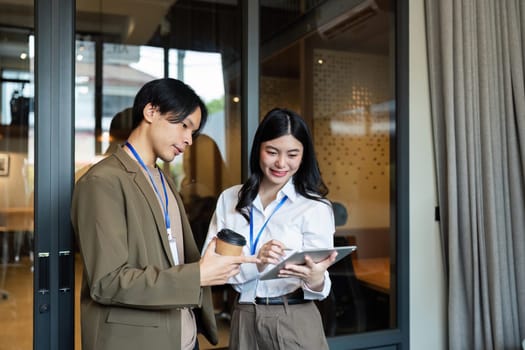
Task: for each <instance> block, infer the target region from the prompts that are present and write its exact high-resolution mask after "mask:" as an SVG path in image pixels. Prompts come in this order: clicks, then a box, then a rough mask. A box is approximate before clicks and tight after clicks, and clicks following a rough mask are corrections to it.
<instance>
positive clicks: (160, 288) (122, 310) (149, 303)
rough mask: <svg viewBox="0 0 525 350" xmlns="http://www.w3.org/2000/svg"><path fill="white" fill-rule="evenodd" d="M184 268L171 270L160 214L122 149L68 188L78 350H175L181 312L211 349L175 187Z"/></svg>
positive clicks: (207, 301) (212, 330) (212, 333)
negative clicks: (78, 273) (75, 251)
mask: <svg viewBox="0 0 525 350" xmlns="http://www.w3.org/2000/svg"><path fill="white" fill-rule="evenodd" d="M165 178H166V180H167V183H168V184H169V186H170V188H171V190H172V191H173V193H174V194H175V198H176V199H177V203H178V206H179V210H180V215H181V221H182V231H183V240H184V242H183V243H184V257H185V263H184V264H182V265H175V264H174V262H173V258H172V255H171V250H170V246H169V242H168V239H167V235H166V227H165V223H164V216H163V213H162V210H161V208H160V206H159V204H158V199H157V197H156V194H155V192H154V191H153V189H152V187H151V185H150V183H149V179H147V178H146V176H144V173H143V172H142V170H141V168H140V166H139V164H138V163H137V162H136V161H135V160H133V159H132V158H131V157H130V156H129V155H128V154H127V153H126V152H125V151H124V150H123V149H122V148H119V149H118V150H117V151H116V152H115V153H114V154H113V155H111V156H109V157H107V158H105V159H103V160H102V161H100V162H99V163H97V164H95V165H94V166H93V167H92V168H91V169H90V170H89V171H88V172H87V173H86V174H85V175H84V176H82V178H80V179H79V181H78V182H77V184H76V185H75V190H74V193H73V201H72V207H71V219H72V223H73V228H74V230H75V233H76V236H77V242H78V244H79V248H80V253H81V256H82V259H83V262H84V273H83V282H82V291H81V297H80V298H81V324H82V327H81V328H82V349H83V350H95V349H96V350H110V349H111V350H114V349H126V350H134V349H137V350H138V349H141V350H143V349H160V350H162V349H180V346H181V324H180V322H181V321H180V320H181V316H180V309H181V308H184V307H190V308H193V311H194V313H195V315H196V318H197V327H198V329H199V331H200V332H202V333H203V334H204V335H205V336H206V337H207V338H208V340H209V341H210V342H211V343H212V344H216V343H217V326H216V323H215V317H214V312H213V305H212V300H211V289H210V287H204V288H202V287H200V269H199V260H200V257H201V256H200V252H199V251H198V249H197V246H196V244H195V240H194V238H193V234H192V232H191V228H190V224H189V222H188V219H187V216H186V213H185V211H184V206H183V203H182V201H181V198H180V196H179V195H178V193H177V191H176V189H175V185H174V183H173V182H172V181H171V179H170V178H169V177H168V176H165Z"/></svg>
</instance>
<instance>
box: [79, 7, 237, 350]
mask: <svg viewBox="0 0 525 350" xmlns="http://www.w3.org/2000/svg"><path fill="white" fill-rule="evenodd" d="M111 4H112V2H110V1H104V0H102V1H100V2H97V3H91V2H83V1H79V2H77V43H76V91H75V98H76V101H75V173H76V175H75V178H76V179H78V178H79V177H80V176H82V175H83V174H84V173H85V172H86V171H87V170H88V169H89V168H90V167H91V166H92V165H93V164H94V163H96V162H98V161H100V160H101V159H102V158H104V157H106V156H108V155H109V154H111V152H112V151H113V150H114V149H115V147H118V146H119V144H122V143H123V142H125V140H126V138H127V136H128V135H129V132H130V128H131V121H130V110H129V109H130V107H132V105H133V99H134V97H135V94H136V93H137V92H138V90H139V88H140V87H141V86H142V85H143V84H144V83H146V82H148V81H150V80H152V79H156V78H161V77H173V78H177V79H180V80H182V81H184V82H185V83H187V84H188V85H190V86H191V87H192V88H193V89H194V90H195V91H196V93H197V94H199V95H200V96H201V98H202V99H203V100H204V102H205V104H206V106H207V108H208V112H209V118H208V123H207V125H206V126H205V128H204V129H203V131H202V134H201V135H200V136H199V137H198V138H196V139H195V140H194V143H193V145H192V146H191V147H190V148H189V149H187V150H186V151H185V152H184V154H183V155H180V156H178V157H176V158H175V159H174V160H173V162H172V163H171V164H163V163H162V162H159V166H161V167H163V169H164V170H165V171H167V172H168V173H169V174H171V176H172V178H173V179H174V180H175V182H176V184H177V185H178V189H179V191H180V194H181V195H182V198H183V201H184V205H185V208H186V211H187V213H188V217H189V219H190V223H191V226H192V229H193V232H194V235H195V239H196V241H197V244H198V246H199V247H201V246H202V244H203V242H204V237H205V235H206V233H207V228H208V224H209V220H210V219H211V215H212V213H213V211H214V209H215V202H216V199H217V197H218V195H219V193H220V192H221V191H222V190H223V189H224V188H226V187H229V186H231V185H233V184H237V183H239V182H240V181H241V179H240V173H241V171H240V169H241V165H240V159H241V157H240V135H241V125H240V103H239V101H240V97H241V96H240V79H241V72H240V67H241V62H240V58H241V54H240V52H241V48H240V47H241V22H240V7H239V5H238V3H237V1H226V2H222V1H218V2H216V1H203V2H201V1H175V2H171V1H143V2H132V3H129V4H125V5H124V2H123V3H122V6H111ZM210 24H212V25H210ZM81 274H82V262H81V261H80V258H78V257H77V273H76V279H77V289H76V291H77V296H76V297H75V302H76V303H77V309H76V318H77V319H76V322H77V326H76V329H77V334H76V348H77V349H80V327H79V314H80V313H79V307H78V302H79V296H78V293H79V291H80V280H81ZM213 294H214V302H215V305H216V312H217V320H218V324H219V328H220V329H221V331H220V334H221V336H220V343H219V345H218V346H222V347H225V346H227V344H228V327H229V323H228V317H227V316H228V314H229V311H228V310H227V308H225V307H224V305H226V304H227V300H228V297H229V291H228V289H227V288H223V287H217V288H214V293H213ZM199 341H200V346H201V349H207V348H212V346H211V344H209V343H208V342H207V340H205V338H204V337H202V336H199Z"/></svg>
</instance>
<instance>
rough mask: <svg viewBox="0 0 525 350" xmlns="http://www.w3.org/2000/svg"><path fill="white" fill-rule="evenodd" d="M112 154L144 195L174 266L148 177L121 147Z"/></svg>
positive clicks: (162, 216)
mask: <svg viewBox="0 0 525 350" xmlns="http://www.w3.org/2000/svg"><path fill="white" fill-rule="evenodd" d="M114 154H115V156H116V157H117V158H118V159H119V160H120V162H121V163H122V165H123V166H124V167H125V168H126V171H128V172H129V173H133V174H134V175H133V181H134V182H135V184H136V185H137V187H138V188H139V190H140V191H141V192H142V194H143V195H144V198H145V199H146V202H147V203H148V206H149V208H150V210H151V212H152V213H153V217H154V218H155V224H156V226H157V234H158V235H159V238H160V240H161V242H162V247H163V248H164V253H165V254H166V257H167V258H168V260H169V262H170V264H171V266H175V262H174V261H173V256H172V254H171V248H170V244H169V242H168V234H167V231H166V224H165V222H164V214H163V213H162V209H161V208H160V205H159V200H158V198H157V195H156V194H155V191H154V190H153V187H152V185H151V183H150V181H149V179H148V178H147V177H146V176H145V175H144V173H143V172H142V169H141V168H140V165H139V164H138V163H137V162H136V161H135V160H133V159H132V158H131V157H130V156H129V155H128V154H127V153H126V151H124V150H123V149H122V148H120V147H119V149H118V150H117V151H116V152H115V153H114Z"/></svg>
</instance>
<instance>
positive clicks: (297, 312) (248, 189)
mask: <svg viewBox="0 0 525 350" xmlns="http://www.w3.org/2000/svg"><path fill="white" fill-rule="evenodd" d="M250 170H251V176H250V178H249V179H248V180H247V181H246V183H244V184H243V185H242V186H241V185H237V186H233V187H231V188H229V189H227V190H225V191H224V192H223V193H222V194H221V195H220V197H219V200H218V202H217V208H216V211H215V214H214V216H213V218H212V221H211V223H210V227H209V230H208V235H207V239H206V244H205V246H204V249H206V246H207V244H208V243H209V242H210V241H211V240H212V239H213V237H215V235H216V234H217V232H219V231H220V230H221V229H223V228H228V229H231V230H234V231H236V232H237V233H240V234H241V235H243V236H244V237H245V238H246V241H247V242H248V243H247V245H246V246H245V247H244V254H245V255H247V256H249V255H256V256H257V258H258V259H259V260H260V263H258V264H256V265H254V264H251V266H248V265H246V266H245V265H243V266H241V272H240V273H239V274H238V275H237V276H235V277H232V278H230V280H229V283H230V284H232V285H233V288H234V289H235V290H236V291H237V292H238V293H239V298H238V301H236V303H235V306H234V310H233V314H232V323H231V333H230V349H265V350H266V349H286V350H289V349H315V350H319V349H328V345H327V343H326V338H325V335H324V332H323V325H322V321H321V317H320V315H319V311H318V310H317V307H316V306H315V304H314V303H313V300H321V299H324V298H325V297H326V296H327V295H328V293H329V291H330V287H331V282H330V278H329V276H328V272H327V268H328V267H329V266H330V265H331V264H332V263H333V262H334V260H335V256H336V253H333V254H332V255H330V256H329V257H328V258H327V259H326V260H324V261H321V262H319V263H314V262H313V261H312V260H311V259H309V258H307V260H306V264H305V265H287V266H286V268H285V269H283V270H281V272H280V277H283V278H278V279H273V280H265V281H260V280H259V276H260V275H261V274H262V273H264V272H265V271H267V270H268V269H270V268H271V267H272V266H274V264H277V263H279V261H280V260H282V258H283V256H284V255H285V251H286V250H298V249H308V248H331V247H333V233H334V232H335V225H334V217H333V211H332V207H331V205H330V203H329V201H328V200H327V199H326V198H325V195H326V193H327V192H328V190H327V188H326V186H325V185H324V183H323V180H322V178H321V174H320V171H319V166H318V164H317V160H316V158H315V152H314V147H313V143H312V138H311V135H310V131H309V129H308V127H307V125H306V123H305V122H304V120H303V119H302V118H301V117H300V116H299V115H297V114H296V113H294V112H292V111H290V110H286V109H273V110H271V111H270V112H269V113H268V114H267V115H266V116H265V117H264V119H263V120H262V122H261V123H260V125H259V127H258V128H257V131H256V133H255V138H254V141H253V145H252V151H251V155H250Z"/></svg>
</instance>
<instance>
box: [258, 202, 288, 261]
mask: <svg viewBox="0 0 525 350" xmlns="http://www.w3.org/2000/svg"><path fill="white" fill-rule="evenodd" d="M287 199H288V196H286V195H285V196H284V197H283V199H281V201H280V202H279V204H277V206H276V207H275V209H274V210H273V211H272V213H271V214H270V216H269V217H268V219H266V221H265V222H264V224H263V225H262V227H261V229H260V230H259V233H258V234H257V237H256V238H255V242H254V241H253V205H252V206H251V207H250V251H251V253H252V255H254V254H255V248H256V247H257V243H259V238H261V234H262V233H263V231H264V229H265V228H266V225H267V224H268V221H270V219H271V218H272V216H273V214H275V212H276V211H277V210H279V208H281V207H282V206H283V204H284V202H286V200H287Z"/></svg>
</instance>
